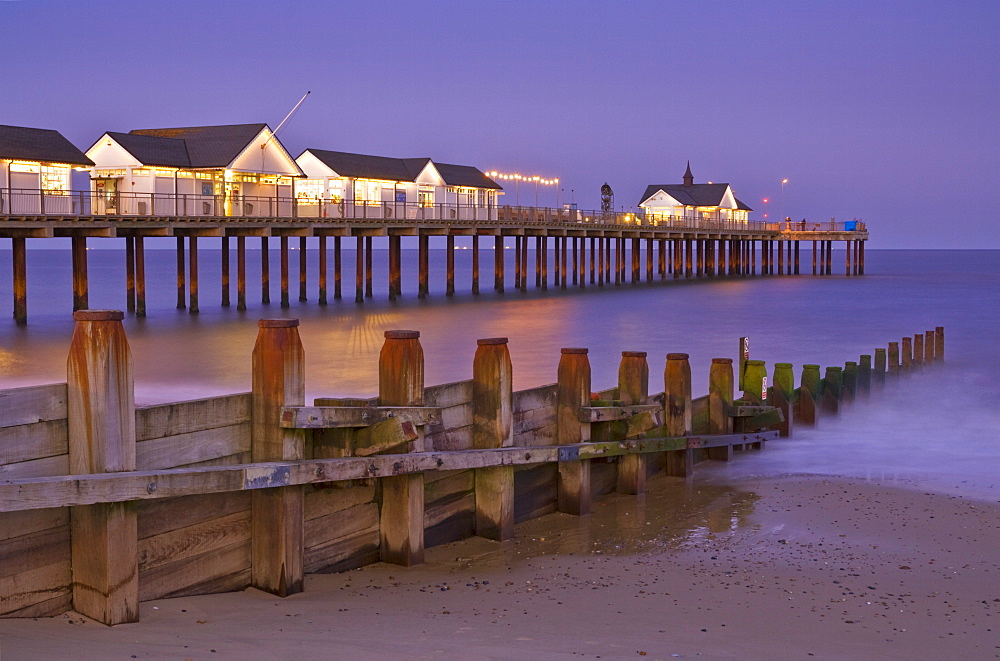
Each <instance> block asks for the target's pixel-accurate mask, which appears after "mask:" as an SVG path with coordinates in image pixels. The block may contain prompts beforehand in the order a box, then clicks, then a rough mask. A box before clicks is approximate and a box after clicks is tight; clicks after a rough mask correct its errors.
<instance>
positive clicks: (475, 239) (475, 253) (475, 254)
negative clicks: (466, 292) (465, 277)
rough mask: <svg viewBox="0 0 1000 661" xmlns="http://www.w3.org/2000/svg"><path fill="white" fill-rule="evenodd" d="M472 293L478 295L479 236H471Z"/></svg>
mask: <svg viewBox="0 0 1000 661" xmlns="http://www.w3.org/2000/svg"><path fill="white" fill-rule="evenodd" d="M472 293H473V294H478V293H479V235H478V234H475V233H473V234H472Z"/></svg>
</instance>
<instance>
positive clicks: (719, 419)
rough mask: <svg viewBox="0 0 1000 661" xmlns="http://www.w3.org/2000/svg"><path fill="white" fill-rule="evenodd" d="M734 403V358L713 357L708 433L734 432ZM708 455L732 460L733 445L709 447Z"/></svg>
mask: <svg viewBox="0 0 1000 661" xmlns="http://www.w3.org/2000/svg"><path fill="white" fill-rule="evenodd" d="M732 405H733V359H732V358H713V359H712V367H711V368H710V369H709V372H708V433H709V434H731V433H733V419H732V418H731V417H730V415H729V408H730V407H731V406H732ZM708 456H709V458H710V459H714V460H716V461H730V460H731V459H732V458H733V446H732V445H725V446H722V447H717V448H709V450H708Z"/></svg>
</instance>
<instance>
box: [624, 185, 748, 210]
mask: <svg viewBox="0 0 1000 661" xmlns="http://www.w3.org/2000/svg"><path fill="white" fill-rule="evenodd" d="M728 188H729V184H691V185H690V186H685V185H684V184H659V185H653V186H647V187H646V192H645V193H643V195H642V199H641V200H639V204H640V205H641V204H643V203H644V202H645V201H646V200H648V199H649V198H651V197H653V196H654V195H656V194H657V193H658V192H659V191H663V192H664V193H666V194H667V195H669V196H670V197H672V198H674V199H675V200H677V201H678V202H680V203H681V204H683V205H684V206H689V207H717V206H719V205H720V204H721V203H722V198H723V196H724V195H725V194H726V190H727V189H728Z"/></svg>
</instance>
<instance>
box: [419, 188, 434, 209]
mask: <svg viewBox="0 0 1000 661" xmlns="http://www.w3.org/2000/svg"><path fill="white" fill-rule="evenodd" d="M417 204H419V205H420V206H422V207H432V206H434V188H433V187H432V186H421V187H420V190H419V191H417Z"/></svg>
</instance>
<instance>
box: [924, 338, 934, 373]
mask: <svg viewBox="0 0 1000 661" xmlns="http://www.w3.org/2000/svg"><path fill="white" fill-rule="evenodd" d="M933 362H934V331H925V332H924V364H925V365H927V364H931V363H933Z"/></svg>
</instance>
